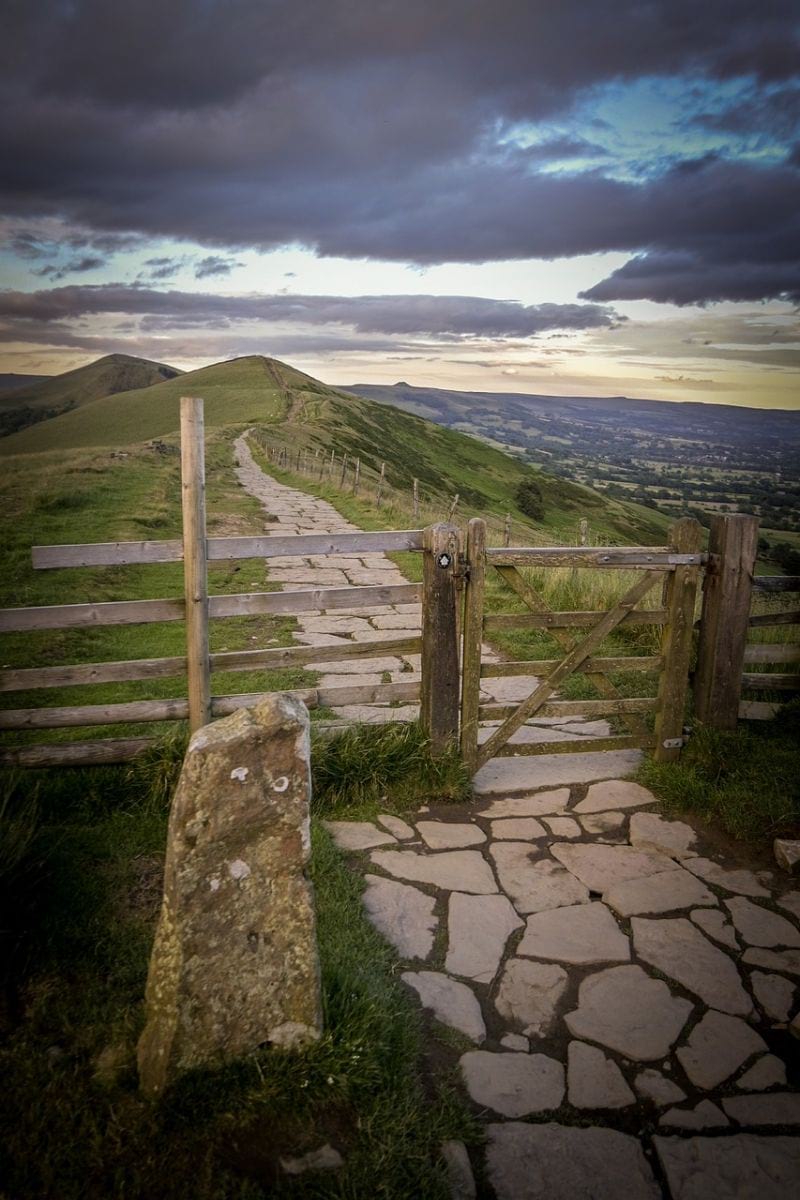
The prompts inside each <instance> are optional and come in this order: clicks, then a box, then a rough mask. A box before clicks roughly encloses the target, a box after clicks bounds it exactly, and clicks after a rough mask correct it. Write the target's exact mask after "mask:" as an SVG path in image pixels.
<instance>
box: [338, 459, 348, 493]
mask: <svg viewBox="0 0 800 1200" xmlns="http://www.w3.org/2000/svg"><path fill="white" fill-rule="evenodd" d="M346 476H347V455H346V454H345V456H344V458H343V459H342V478H341V479H340V480H339V487H340V488H343V487H344V481H345V478H346Z"/></svg>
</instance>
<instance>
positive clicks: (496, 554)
mask: <svg viewBox="0 0 800 1200" xmlns="http://www.w3.org/2000/svg"><path fill="white" fill-rule="evenodd" d="M486 553H487V558H488V561H489V562H490V563H491V565H492V566H496V567H499V566H504V567H575V568H577V567H600V568H602V569H603V570H608V569H610V568H619V569H621V570H628V571H630V570H637V569H638V568H645V569H646V570H648V571H671V570H673V569H674V568H675V567H685V566H701V565H702V563H703V560H704V555H702V554H700V552H699V551H698V552H697V553H692V554H680V553H676V552H675V551H674V550H670V549H669V547H666V546H525V547H514V548H513V549H508V550H507V549H505V548H502V547H495V548H491V549H489V550H487V552H486Z"/></svg>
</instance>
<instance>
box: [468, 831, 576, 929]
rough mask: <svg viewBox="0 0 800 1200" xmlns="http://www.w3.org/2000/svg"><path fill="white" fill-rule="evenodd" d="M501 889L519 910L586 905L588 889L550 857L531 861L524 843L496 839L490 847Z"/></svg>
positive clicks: (532, 858) (531, 854)
mask: <svg viewBox="0 0 800 1200" xmlns="http://www.w3.org/2000/svg"><path fill="white" fill-rule="evenodd" d="M489 853H490V855H491V857H492V859H493V860H494V864H495V867H496V869H497V874H498V877H499V879H500V883H501V886H502V888H503V891H504V892H506V894H507V895H508V896H510V897H511V900H512V902H513V904H514V907H515V908H516V910H517V912H520V913H532V912H542V911H544V910H545V909H550V908H560V907H561V906H562V905H571V904H585V903H587V902H588V900H589V889H588V888H587V887H585V886H584V884H582V883H581V882H580V881H579V880H577V879H576V878H575V877H574V875H571V874H570V873H569V871H566V870H565V869H564V868H563V867H561V866H559V865H558V864H557V863H554V862H553V861H552V860H551V859H549V858H540V859H538V860H537V861H534V856H535V854H536V851H535V850H534V849H533V847H531V846H530V844H529V843H527V842H495V843H493V844H492V846H491V847H490V848H489Z"/></svg>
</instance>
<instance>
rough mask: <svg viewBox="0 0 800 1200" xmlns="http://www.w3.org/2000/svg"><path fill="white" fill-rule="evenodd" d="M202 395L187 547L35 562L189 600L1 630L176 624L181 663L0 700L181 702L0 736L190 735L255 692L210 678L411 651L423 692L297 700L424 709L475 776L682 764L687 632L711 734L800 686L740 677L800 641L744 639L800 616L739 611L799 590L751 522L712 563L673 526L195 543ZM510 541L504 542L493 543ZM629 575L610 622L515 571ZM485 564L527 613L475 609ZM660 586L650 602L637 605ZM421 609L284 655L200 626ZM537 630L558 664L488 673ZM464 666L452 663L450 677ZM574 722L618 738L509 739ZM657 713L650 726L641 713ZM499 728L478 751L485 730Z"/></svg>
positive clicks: (56, 615) (193, 420)
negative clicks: (557, 650) (387, 581)
mask: <svg viewBox="0 0 800 1200" xmlns="http://www.w3.org/2000/svg"><path fill="white" fill-rule="evenodd" d="M203 442H204V439H203V406H202V401H201V400H197V399H192V398H184V399H183V400H182V401H181V486H182V507H183V537H182V540H180V541H179V540H164V541H155V540H154V541H135V542H108V543H97V544H88V545H66V546H39V547H34V549H33V564H34V566H35V567H36V568H37V569H42V570H49V569H58V568H64V567H89V566H92V567H97V566H101V567H102V566H119V565H126V564H133V563H136V564H141V563H164V562H179V561H182V562H183V564H184V595H183V598H160V599H152V600H122V601H109V602H99V603H85V604H57V605H47V606H39V607H29V608H14V609H3V610H0V633H3V632H20V631H27V630H42V629H76V628H90V627H96V626H103V625H139V624H148V623H150V622H161V621H183V622H184V623H185V628H186V655H185V656H174V657H170V658H145V659H134V660H129V661H115V662H96V663H80V664H73V665H50V666H46V667H33V668H8V669H4V670H2V671H0V691H2V692H8V693H13V692H20V691H28V690H35V689H44V688H60V687H69V686H77V685H84V684H108V683H116V682H120V681H129V680H149V679H162V678H171V677H175V678H185V681H186V693H185V695H181V696H177V697H175V698H171V699H153V700H133V701H126V702H121V703H110V704H88V705H86V704H84V705H65V706H58V707H34V708H17V709H7V710H5V711H2V712H0V729H3V730H40V729H56V728H78V727H92V726H102V725H111V724H129V723H130V724H136V723H142V722H159V721H172V720H188V722H189V725H190V728H191V729H192V730H194V729H197V728H199V727H200V726H202V725H204V724H206V723H207V722H208V721H209V720H210V719H212V718H214V717H219V716H223V715H225V714H227V713H230V712H232V711H234V710H235V709H237V708H239V707H243V706H247V705H251V704H254V703H256V702H257V701H258V700H259V699H260V698H262V696H263V695H264V694H265V693H258V692H255V693H241V694H235V695H214V694H213V691H212V678H213V675H214V673H215V672H219V671H226V672H228V671H233V672H236V671H253V670H254V669H255V670H263V669H268V668H272V669H279V668H287V667H302V666H305V665H307V664H309V663H314V664H316V663H324V662H334V661H341V660H344V659H348V658H353V659H369V658H375V657H376V656H378V655H380V656H383V655H387V654H411V653H420V654H421V661H422V671H421V682H419V683H418V682H409V683H407V682H402V681H400V682H394V683H380V684H372V685H358V684H356V685H353V686H344V687H342V686H337V687H330V688H329V687H311V688H303V689H297V690H295V691H294V693H293V694H295V695H297V696H299V697H300V698H301V699H303V700H304V701H305V703H306V704H308V706H309V707H311V708H314V707H321V706H332V707H338V706H342V705H350V704H389V703H392V702H405V703H409V702H415V701H417V700H419V701H420V715H421V720H422V722H423V725H424V727H425V728H426V730H427V732H428V734H429V736H430V738H431V741H432V743H433V746H434V749H435V750H437V751H438V750H441V749H442V748H443V747H444V746H445V745H447V744H448V743H449V742H451V741H453V740H459V741H460V745H461V749H462V753H463V755H464V757H465V759H466V761H467V762H468V763H470V764H471V765H473V766H475V767H476V766H479V765H480V764H481V763H482V762H485V761H486V760H487V758H488V757H489V756H490V755H493V754H501V755H504V754H528V753H547V752H551V753H558V752H561V751H563V750H566V749H567V748H569V749H570V750H580V749H587V750H598V749H605V748H611V747H612V746H614V747H619V746H644V747H652V748H654V750H655V753H656V755H657V756H658V757H659V758H661V759H666V760H669V759H673V758H675V757H677V756H678V754H679V752H680V748H681V746H682V744H683V728H684V717H685V701H686V695H687V687H688V682H689V666H690V656H691V648H692V635H693V629H694V628H695V627H696V624H697V625H698V626H699V656H698V665H697V671H696V673H695V680H694V693H695V712H696V715H697V716H698V717H699V718H700V719H701V720H703V721H705V722H707V723H708V724H710V725H714V726H718V727H722V728H730V727H732V726H735V724H736V720H737V719H738V717H740V716H743V717H762V716H769V715H772V714H773V713H774V711H775V709H776V707H777V706H776V705H775V704H772V703H765V702H753V701H750V700H748V699H746V698H744V699H743V698H742V694H743V692H744V695H745V697H746V695H747V693H748V692H752V691H753V690H756V691H759V690H762V689H764V688H769V689H770V690H771V691H772V690H776V691H786V692H790V691H793V690H798V689H800V675H798V674H771V673H768V672H752V671H746V670H745V667H746V666H752V665H761V664H772V663H796V662H799V661H800V647H798V646H796V645H771V644H765V643H756V642H750V641H748V633H749V630H750V629H752V628H754V627H761V626H764V625H780V624H783V625H785V624H789V623H792V624H796V623H798V622H800V612H798V611H793V610H792V611H784V612H781V613H767V614H755V615H751V612H750V607H751V596H752V593H753V592H754V591H755V592H757V593H766V594H778V593H781V592H785V591H789V590H797V589H798V587H799V586H800V580H798V579H796V578H795V579H782V578H778V579H774V578H761V577H757V576H756V577H753V564H754V562H755V549H756V542H757V532H758V521H757V519H756V518H754V517H734V516H725V517H715V518H714V519H713V523H712V529H711V541H710V546H709V554H708V555H705V554H703V553H702V552H701V550H700V539H701V530H700V527H699V525H698V524H697V522H696V521H692V520H688V519H685V520H683V521H679V522H677V524H676V525H675V526H674V527H673V533H672V536H671V540H670V544H669V545H667V546H655V547H612V546H600V547H597V546H594V547H589V546H586V545H583V546H578V547H575V546H561V547H551V546H535V547H530V546H517V547H511V546H505V545H504V546H501V547H498V548H491V547H488V546H487V544H486V542H487V530H486V523H485V522H484V521H483V520H481V519H478V518H475V519H473V520H471V521H470V523H469V528H468V531H467V534H466V536H465V534H464V532H463V530H460V529H459V528H458V527H456V526H454V525H452V524H449V523H440V524H434V525H430V526H428V527H427V528H425V529H421V528H420V529H406V530H393V531H381V532H355V533H341V534H327V533H324V534H302V535H291V536H287V535H282V534H272V535H270V534H267V535H263V536H255V537H223V538H220V537H211V538H209V537H207V536H206V511H205V473H204V448H203ZM504 540H505V539H504ZM405 550H414V551H420V552H421V553H422V555H423V582H422V584H416V583H403V584H392V585H375V586H365V587H333V588H330V587H327V588H315V589H311V590H302V591H291V590H290V591H282V592H246V593H239V594H234V595H216V596H215V595H210V594H209V588H208V564H209V563H210V562H219V561H233V560H240V559H266V560H268V559H270V558H274V557H276V556H288V555H298V556H301V557H304V556H307V555H311V554H313V555H325V554H330V555H347V554H351V555H352V554H360V553H374V552H392V551H405ZM564 566H567V567H569V568H572V569H576V570H577V569H579V568H590V569H599V570H604V571H605V570H612V571H614V570H628V571H631V570H633V571H638V572H641V577H640V579H639V580H638V581H637V582H636V583H635V584H634V585H633V586H632V587H631V588H629V589H628V591H627V592H626V593H625V594H624V595H623V596H622V597H621V598H620V600H619V601H618V602H617V603H615V604H613V605H612V607H611V609H609V610H608V611H606V612H583V611H581V612H553V611H550V610H549V608H548V606H547V604H546V602H545V601H544V599H543V597H542V596H541V595H540V594H539V593H537V592H536V590H535V589H534V588H533V587H532V586H531V584H530V582H529V581H528V580H527V579H526V578H525V577H524V575H523V574H521V573H520V568H529V567H537V568H548V567H564ZM487 569H492V570H495V571H497V573H498V574H499V575H500V576H501V578H502V579H503V580H504V582H505V583H506V584H507V585H508V586H509V588H510V589H511V594H513V595H515V596H516V597H517V598H518V599H521V600H522V601H523V603H524V604H525V607H526V610H527V611H525V612H524V613H508V614H486V613H485V612H484V579H485V574H486V570H487ZM703 572H705V582H704V599H703V611H702V616H701V619H700V621H699V622H697V623H695V621H694V614H695V593H696V589H697V585H698V582H699V579H700V576H701V574H702V573H703ZM658 578H661V579H663V580H664V587H663V589H662V596H661V603H660V605H659V606H658V607H656V608H654V609H647V610H643V609H641V608H639V607H637V605H638V604H639V602H640V600H641V599H642V597H644V596H645V595H646V594H647V592H648V591H649V590H650V589H651V588H652V587H653V581H654V579H658ZM420 601H421V603H422V621H421V634H420V635H419V636H409V635H408V634H404V635H402V636H398V637H397V638H389V639H387V640H382V641H380V642H378V643H375V642H353V643H342V644H340V645H336V646H322V647H314V646H291V647H282V648H275V649H255V650H235V651H222V652H219V653H211V652H210V650H209V637H208V632H209V622H210V621H211V620H214V619H216V618H220V617H234V616H246V615H251V614H290V615H291V614H297V613H304V612H319V611H326V612H327V611H335V610H336V609H350V610H352V609H358V608H361V607H371V606H374V605H384V604H398V603H417V602H420ZM641 624H651V625H656V626H659V627H660V628H661V630H662V638H661V643H662V644H661V651H660V653H659V654H658V655H643V656H632V655H631V656H628V655H626V656H617V657H604V656H603V655H602V642H603V641H604V640H605V638H607V637H608V636H609V634H610V633H611V632H612V631H613V630H614V629H616V628H617V627H618V626H626V625H627V626H631V625H641ZM518 628H530V629H546V630H547V631H548V632H549V633H551V635H552V636H553V638H554V639H555V640H556V642H558V643H559V644H560V646H561V647H562V649H563V651H564V654H563V657H561V658H556V659H538V660H535V661H524V662H501V663H488V662H487V663H482V662H481V647H482V644H483V638H484V635H487V636H491V634H492V632H493V631H498V630H508V629H518ZM460 662H461V668H460ZM623 670H624V671H641V672H646V671H650V672H655V673H656V674H657V675H658V680H659V683H658V694H657V696H655V697H647V696H641V697H623V696H621V695H620V694H619V692H618V691H617V690H616V688H615V686H614V684H613V682H612V680H611V678H610V676H611V674H612V673H614V672H616V671H623ZM575 672H580V673H582V674H585V675H586V676H587V678H588V679H589V680H590V681H591V682H592V684H593V685H594V686H595V688H596V690H597V691H598V693H599V698H598V699H596V700H580V701H571V700H562V699H559V698H557V689H558V688H559V686H560V685H561V684H563V682H564V681H565V680H566V679H567V678H568V677H569V676H570V675H571V674H573V673H575ZM508 675H527V676H531V675H535V676H536V677H537V680H538V682H537V684H536V686H535V687H532V690H531V694H530V695H529V696H528V697H527V698H526V699H525V700H524V701H522V702H520V703H518V704H515V705H510V706H509V705H503V704H489V705H487V704H482V703H481V701H480V680H481V679H487V678H492V677H498V676H508ZM577 714H581V715H584V716H587V717H590V718H594V717H597V716H600V715H603V716H614V717H616V718H619V719H620V720H621V721H622V722H623V723H624V724H625V725H626V726H627V729H628V732H627V733H624V734H617V735H614V736H613V737H609V738H605V739H603V738H601V739H586V740H585V741H581V742H580V743H576V742H566V743H565V742H545V743H541V744H538V745H519V744H518V743H516V742H512V741H511V740H510V739H511V738H513V735H514V733H515V732H516V731H517V730H518V729H519V728H520V727H521V726H522V725H523V724H524V723H525V722H527V721H529V720H530V719H531V718H532V717H534V716H537V715H538V716H539V717H544V716H547V717H553V716H559V717H563V718H567V717H569V716H573V715H577ZM648 714H654V717H655V726H654V731H652V732H651V729H650V726H649V725H648V724H646V721H645V718H646V717H647V715H648ZM492 719H494V720H497V721H499V722H500V725H499V728H498V729H497V730H496V731H495V732H493V733H492V734H491V735H490V736H489V739H488V742H487V743H486V745H485V746H483V747H480V746H479V745H478V726H479V722H480V721H485V720H492ZM151 741H152V739H149V738H136V737H125V738H107V739H101V740H94V741H91V740H89V741H86V740H84V741H75V742H63V743H59V744H56V745H43V744H32V745H27V746H24V747H19V748H16V749H13V750H6V751H4V752H0V762H3V763H5V764H12V765H19V766H44V765H59V764H76V765H77V764H91V763H103V762H121V761H126V760H127V759H130V758H132V757H134V756H135V755H136V754H138V753H139V752H141V751H142V750H143V749H144V748H145V747H146V746H148V745H149V744H151Z"/></svg>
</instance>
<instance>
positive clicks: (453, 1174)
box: [442, 1141, 478, 1200]
mask: <svg viewBox="0 0 800 1200" xmlns="http://www.w3.org/2000/svg"><path fill="white" fill-rule="evenodd" d="M442 1158H443V1159H444V1163H445V1168H446V1170H447V1185H448V1190H449V1192H450V1200H475V1197H476V1196H477V1194H478V1193H477V1191H476V1188H475V1177H474V1175H473V1174H472V1166H471V1164H470V1161H469V1155H468V1154H467V1147H466V1146H465V1145H464V1143H463V1142H456V1141H450V1142H444V1143H443V1145H442Z"/></svg>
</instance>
